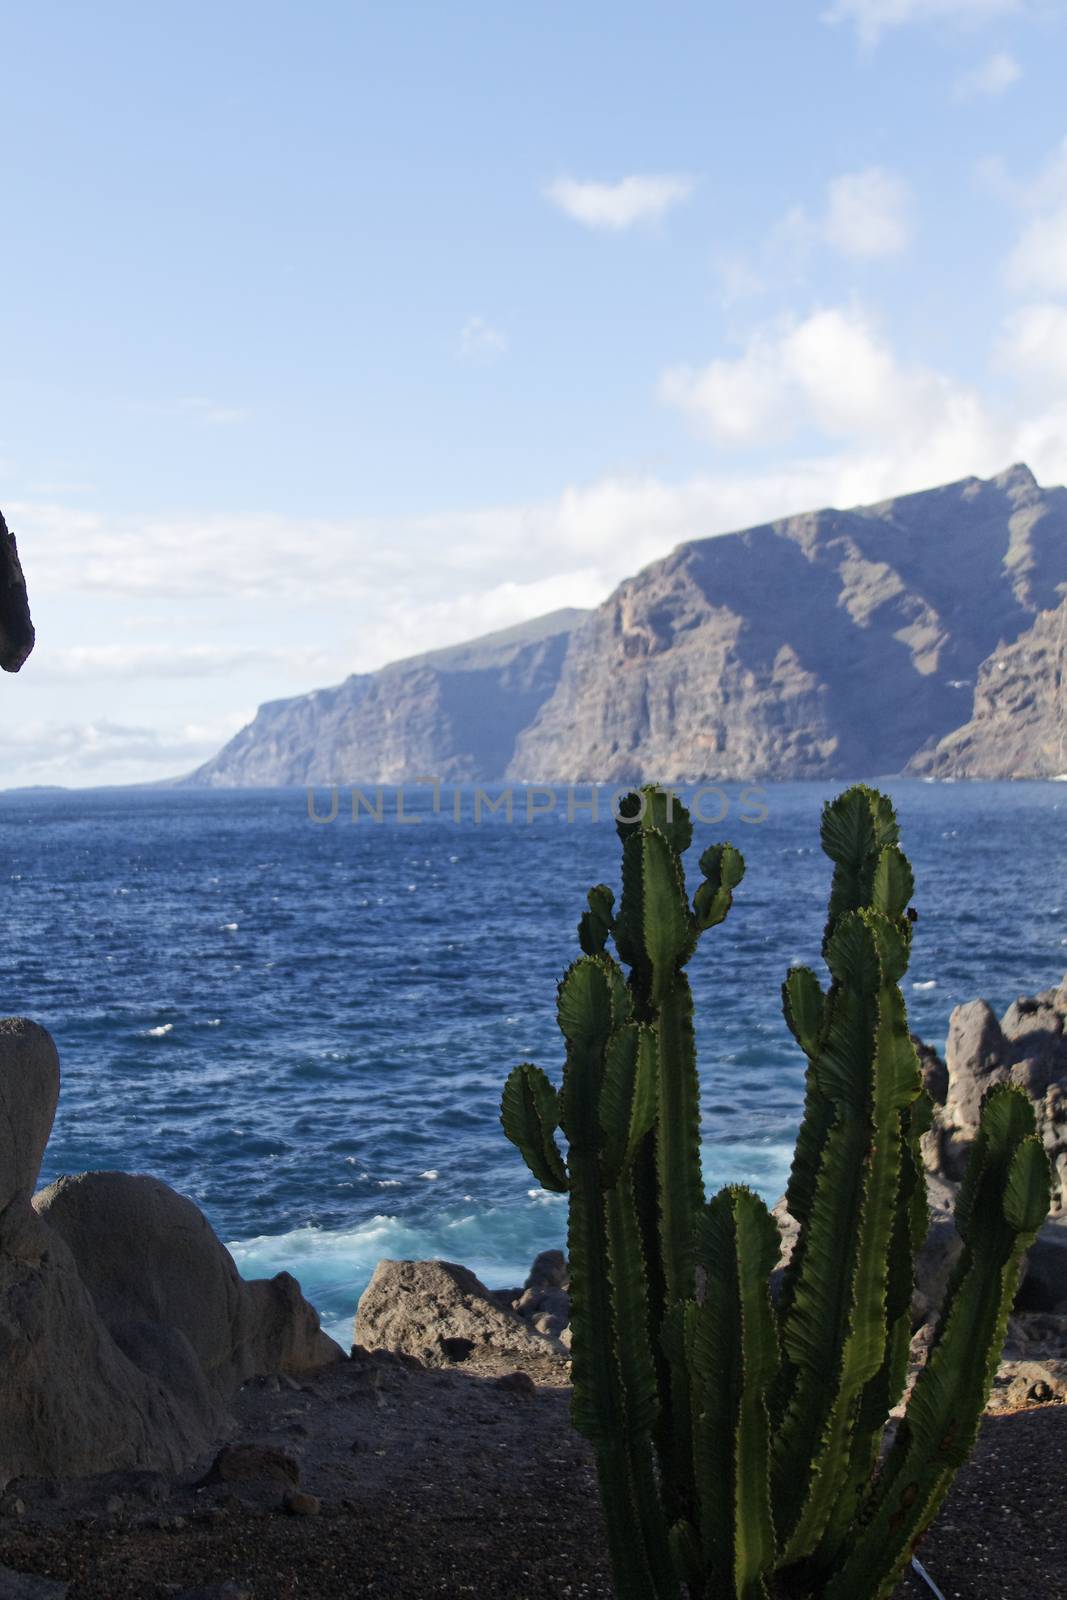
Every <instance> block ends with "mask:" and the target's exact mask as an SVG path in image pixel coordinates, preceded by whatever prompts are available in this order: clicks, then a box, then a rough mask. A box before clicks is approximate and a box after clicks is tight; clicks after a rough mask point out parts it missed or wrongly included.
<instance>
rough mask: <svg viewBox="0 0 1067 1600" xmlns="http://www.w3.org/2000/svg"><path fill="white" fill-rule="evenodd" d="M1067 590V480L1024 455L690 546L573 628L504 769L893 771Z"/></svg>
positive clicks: (669, 775) (781, 774)
mask: <svg viewBox="0 0 1067 1600" xmlns="http://www.w3.org/2000/svg"><path fill="white" fill-rule="evenodd" d="M1064 592H1067V490H1064V489H1051V490H1043V489H1041V488H1039V487H1038V485H1037V483H1036V482H1035V480H1034V478H1033V476H1032V474H1031V473H1030V472H1029V471H1028V469H1027V468H1026V467H1022V466H1017V467H1013V468H1011V469H1010V470H1009V471H1008V472H1005V473H1002V474H1001V475H1000V476H999V477H997V478H993V479H991V480H989V481H981V480H979V479H976V478H968V479H965V480H964V481H963V482H961V483H955V484H950V485H948V486H947V487H945V488H943V489H935V490H931V491H928V492H926V493H922V494H914V495H906V496H903V497H902V498H899V499H896V500H889V501H885V502H884V503H882V504H880V505H875V506H868V507H862V508H859V509H856V510H852V511H833V510H830V511H820V512H816V513H813V514H810V515H806V516H799V517H790V518H787V519H785V520H783V521H780V522H775V523H770V524H768V525H766V526H764V527H759V528H752V529H749V530H747V531H746V532H743V533H736V534H729V535H726V536H723V537H720V538H714V539H704V540H700V541H698V542H695V543H692V544H686V545H682V546H680V547H679V549H677V550H675V551H674V552H673V554H671V555H670V556H668V557H667V558H666V559H665V560H663V561H659V562H656V563H654V564H653V565H652V566H650V567H647V568H646V569H645V570H644V571H643V572H641V573H639V574H638V575H637V576H636V577H635V578H631V579H629V580H628V581H627V582H626V583H624V584H622V585H621V587H620V588H619V589H617V590H616V592H615V593H614V594H613V595H612V596H611V597H610V599H608V600H607V601H606V602H605V604H604V605H603V606H601V607H600V608H599V609H598V610H597V611H595V612H593V613H592V614H591V616H590V617H589V618H588V620H587V621H586V622H585V623H583V624H582V626H581V627H579V628H578V629H576V630H575V633H574V635H573V637H572V639H571V643H570V646H569V649H568V652H567V659H566V661H565V663H564V667H563V672H562V674H561V677H560V682H559V685H558V687H557V689H556V691H555V693H554V694H553V695H552V697H551V698H550V699H549V700H548V701H547V702H546V703H545V705H544V706H543V707H542V709H541V711H540V713H539V714H538V716H537V719H536V721H535V722H534V724H533V726H532V727H531V728H529V729H528V730H527V732H526V733H524V734H523V736H522V737H521V738H520V740H519V742H518V747H517V749H516V752H515V757H514V760H513V761H512V763H511V767H510V769H509V770H510V775H512V776H514V777H525V778H555V779H560V780H575V781H576V780H580V779H588V778H602V779H607V780H619V781H625V780H627V779H631V778H637V777H642V776H645V777H654V778H658V779H660V780H664V781H668V780H676V779H677V780H681V779H685V778H687V777H696V776H699V775H706V776H714V777H757V776H759V777H767V778H813V777H827V776H844V775H853V774H855V775H859V774H867V775H874V774H879V773H889V772H899V771H900V770H902V769H903V768H904V766H905V765H906V764H907V762H908V761H909V759H910V758H911V757H912V756H914V755H915V754H916V753H917V752H918V751H919V750H921V749H924V748H927V747H932V746H933V745H935V744H936V743H937V741H938V740H940V739H942V738H943V737H944V736H945V735H946V734H948V733H949V732H950V731H951V730H952V729H954V728H957V727H959V726H960V724H961V723H962V722H964V721H965V720H966V719H967V718H968V716H969V715H970V712H971V705H972V699H973V694H974V685H975V680H976V677H977V675H978V670H979V667H980V666H981V664H982V662H983V661H984V660H985V658H986V657H987V656H989V654H990V652H991V651H992V650H993V649H994V648H995V646H996V645H997V643H998V641H1000V640H1004V639H1007V640H1014V639H1017V638H1018V637H1019V635H1020V634H1022V633H1023V632H1024V630H1026V629H1028V628H1029V627H1030V626H1031V625H1032V623H1033V622H1034V619H1035V617H1036V615H1037V614H1038V612H1039V611H1041V610H1042V609H1046V608H1050V607H1053V606H1057V605H1058V604H1059V603H1060V600H1061V598H1062V595H1063V593H1064Z"/></svg>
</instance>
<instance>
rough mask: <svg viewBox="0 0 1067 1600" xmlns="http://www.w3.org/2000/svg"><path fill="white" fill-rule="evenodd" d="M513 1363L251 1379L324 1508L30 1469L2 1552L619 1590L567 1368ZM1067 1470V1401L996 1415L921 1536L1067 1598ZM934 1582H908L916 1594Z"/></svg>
mask: <svg viewBox="0 0 1067 1600" xmlns="http://www.w3.org/2000/svg"><path fill="white" fill-rule="evenodd" d="M500 1370H501V1369H500V1368H499V1367H497V1368H493V1367H492V1366H486V1367H484V1368H481V1369H475V1370H473V1371H472V1370H470V1369H469V1368H462V1369H458V1370H452V1371H449V1372H428V1371H423V1370H421V1369H419V1370H413V1369H411V1368H408V1367H405V1366H403V1365H401V1364H400V1363H398V1362H397V1361H396V1360H395V1358H389V1357H385V1358H369V1359H366V1360H364V1361H362V1362H352V1363H346V1364H344V1366H342V1367H339V1368H338V1369H337V1370H336V1371H334V1372H333V1373H330V1374H328V1375H327V1376H325V1377H323V1378H320V1379H318V1380H317V1381H316V1382H315V1383H314V1384H311V1385H305V1386H303V1387H294V1388H290V1389H287V1388H285V1387H284V1386H283V1387H282V1388H281V1389H278V1390H269V1389H261V1390H258V1391H257V1390H249V1391H246V1394H245V1396H243V1397H242V1402H241V1414H240V1419H239V1420H240V1433H239V1435H238V1437H239V1438H240V1439H241V1440H248V1441H253V1442H258V1443H263V1444H268V1445H270V1446H271V1447H272V1448H274V1449H281V1450H283V1451H285V1452H286V1453H287V1454H289V1455H291V1456H292V1458H293V1461H294V1464H295V1465H296V1466H297V1467H298V1469H299V1471H300V1474H301V1487H302V1488H303V1489H305V1490H307V1491H309V1492H310V1493H311V1494H313V1495H314V1496H316V1498H317V1499H318V1500H319V1501H320V1502H321V1510H320V1512H319V1513H318V1514H317V1515H292V1514H290V1513H288V1512H286V1511H285V1510H284V1509H283V1508H282V1500H283V1495H282V1490H281V1488H280V1487H279V1485H278V1484H277V1483H274V1484H271V1483H264V1482H247V1483H246V1482H238V1483H226V1484H215V1485H212V1486H210V1487H206V1488H205V1487H197V1484H196V1481H195V1478H191V1479H190V1481H189V1482H188V1483H186V1484H184V1485H178V1486H174V1487H171V1486H169V1485H163V1484H162V1481H161V1480H149V1479H148V1478H147V1477H145V1475H142V1480H143V1481H142V1480H134V1479H132V1478H131V1479H128V1480H127V1481H119V1482H118V1483H117V1484H116V1483H115V1482H111V1483H108V1484H102V1485H100V1486H99V1487H97V1488H96V1489H92V1488H89V1489H87V1488H86V1487H85V1486H81V1487H80V1488H78V1489H77V1490H74V1489H72V1490H71V1491H70V1492H68V1493H67V1494H65V1495H64V1496H62V1497H61V1498H58V1499H57V1498H56V1497H55V1492H54V1490H49V1489H48V1488H47V1487H46V1486H34V1485H17V1486H14V1488H13V1489H12V1488H9V1490H8V1493H7V1495H6V1496H5V1497H4V1501H3V1502H2V1503H0V1511H2V1510H3V1508H4V1507H6V1508H7V1509H8V1512H9V1513H10V1512H11V1511H12V1509H13V1502H14V1500H15V1498H20V1499H22V1501H23V1507H24V1509H23V1511H22V1514H21V1515H20V1516H19V1515H12V1514H8V1515H0V1563H2V1564H4V1565H6V1566H8V1567H11V1568H15V1569H18V1570H21V1571H23V1572H26V1573H31V1572H32V1573H38V1574H42V1575H47V1576H49V1577H52V1578H60V1579H66V1580H68V1581H69V1583H70V1589H69V1594H68V1600H174V1597H175V1596H176V1595H177V1594H179V1593H180V1592H181V1591H182V1590H184V1589H186V1588H193V1587H196V1586H198V1585H205V1584H221V1583H223V1582H224V1581H225V1580H232V1581H233V1582H234V1583H235V1584H236V1586H237V1592H239V1593H243V1594H247V1595H248V1596H249V1597H251V1600H285V1597H289V1596H300V1597H303V1600H350V1597H352V1596H360V1595H374V1596H376V1597H377V1600H394V1597H395V1600H415V1597H421V1596H460V1595H472V1594H475V1595H478V1596H479V1600H496V1597H501V1600H502V1597H504V1596H507V1597H508V1600H556V1597H564V1596H566V1597H579V1596H584V1597H587V1600H610V1597H611V1593H612V1591H611V1586H610V1583H609V1580H608V1573H607V1564H606V1560H605V1556H604V1548H603V1536H602V1530H601V1523H600V1513H599V1508H598V1505H597V1498H596V1486H595V1480H594V1475H593V1470H592V1466H591V1462H590V1458H589V1453H588V1450H587V1448H586V1446H585V1444H584V1442H583V1441H582V1440H581V1439H579V1438H578V1437H577V1436H576V1435H575V1434H574V1433H573V1432H572V1430H571V1429H570V1426H569V1422H568V1420H567V1404H568V1391H567V1389H566V1387H565V1368H562V1367H560V1366H555V1367H554V1366H552V1365H551V1364H546V1365H545V1367H544V1368H543V1369H541V1370H539V1371H538V1372H537V1373H536V1374H534V1376H535V1377H536V1378H537V1381H538V1388H537V1389H536V1391H535V1392H532V1393H522V1392H521V1380H520V1389H519V1391H517V1390H516V1389H515V1388H514V1387H508V1386H507V1385H506V1384H505V1385H502V1384H501V1383H499V1382H498V1381H496V1374H498V1373H499V1371H500ZM1065 1483H1067V1406H1064V1405H1058V1404H1054V1405H1046V1406H1040V1407H1038V1406H1035V1407H1033V1408H1031V1409H1029V1410H1027V1411H1022V1412H1012V1413H1007V1414H1002V1415H999V1416H991V1417H988V1418H987V1419H986V1421H985V1423H984V1425H983V1429H982V1436H981V1439H980V1441H979V1445H978V1449H977V1451H976V1453H975V1456H974V1458H973V1460H972V1461H971V1463H970V1464H969V1465H968V1467H967V1468H966V1469H965V1470H964V1471H963V1472H962V1473H961V1474H960V1477H959V1478H958V1480H957V1482H956V1485H955V1487H954V1489H953V1492H952V1494H951V1496H950V1498H949V1500H948V1501H947V1502H946V1505H945V1507H944V1509H943V1511H942V1514H941V1516H940V1518H939V1519H938V1521H937V1523H936V1524H935V1526H934V1527H933V1528H932V1529H931V1531H930V1532H929V1534H928V1535H927V1537H926V1539H925V1541H924V1544H923V1548H922V1552H921V1554H922V1559H923V1561H924V1562H925V1564H926V1566H927V1568H928V1570H929V1572H930V1574H931V1576H932V1577H933V1578H934V1579H935V1581H936V1582H937V1583H938V1584H939V1586H940V1587H941V1589H942V1590H943V1591H944V1594H945V1596H946V1600H1009V1597H1010V1600H1064V1596H1065V1595H1067V1578H1065V1568H1064V1562H1063V1552H1062V1545H1063V1535H1064V1525H1063V1497H1064V1484H1065ZM94 1494H95V1495H96V1499H95V1500H94V1498H93V1496H94ZM150 1502H154V1503H150ZM2 1593H3V1589H2V1583H0V1595H2ZM923 1594H926V1595H928V1594H929V1591H927V1590H925V1589H923V1588H922V1587H921V1586H920V1585H918V1584H917V1583H916V1582H915V1580H913V1579H909V1580H908V1581H907V1582H906V1583H905V1584H904V1585H903V1586H902V1588H901V1590H900V1591H899V1597H898V1600H918V1597H919V1596H920V1595H923Z"/></svg>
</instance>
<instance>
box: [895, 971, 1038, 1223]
mask: <svg viewBox="0 0 1067 1600" xmlns="http://www.w3.org/2000/svg"><path fill="white" fill-rule="evenodd" d="M945 1065H946V1068H947V1073H948V1091H947V1094H946V1095H945V1098H944V1104H943V1105H938V1106H937V1107H936V1110H935V1115H934V1126H933V1127H932V1128H931V1130H930V1132H929V1133H928V1134H927V1135H926V1137H925V1140H924V1153H925V1158H926V1164H927V1167H928V1169H929V1170H930V1171H931V1172H937V1173H942V1174H944V1175H945V1176H946V1177H948V1178H949V1179H951V1180H953V1181H957V1180H958V1179H959V1178H960V1177H961V1175H962V1173H963V1168H964V1166H965V1164H966V1160H967V1156H968V1154H969V1152H970V1147H971V1143H972V1141H973V1139H974V1136H975V1134H976V1133H977V1131H978V1115H979V1109H980V1106H981V1100H982V1095H983V1094H984V1093H985V1091H986V1089H987V1088H989V1087H990V1085H991V1084H994V1083H1016V1084H1019V1085H1021V1086H1022V1087H1023V1088H1024V1089H1025V1090H1026V1091H1027V1093H1028V1094H1029V1095H1030V1097H1031V1099H1032V1100H1033V1103H1034V1111H1035V1114H1036V1117H1037V1128H1038V1132H1039V1133H1040V1135H1041V1138H1042V1141H1043V1143H1044V1146H1045V1149H1046V1150H1047V1151H1048V1154H1049V1159H1050V1161H1051V1162H1052V1188H1053V1195H1052V1204H1053V1212H1054V1214H1056V1213H1059V1212H1061V1211H1064V1209H1065V1207H1067V977H1065V978H1064V980H1063V982H1062V983H1061V984H1060V985H1059V987H1058V988H1056V989H1046V990H1045V991H1044V992H1043V993H1042V994H1038V995H1032V996H1031V995H1022V996H1020V998H1019V999H1018V1000H1015V1001H1013V1002H1012V1004H1011V1005H1010V1006H1009V1007H1008V1009H1007V1011H1006V1012H1005V1013H1004V1016H1003V1017H1002V1018H1001V1019H1000V1021H999V1022H998V1020H997V1018H996V1015H995V1013H994V1012H993V1010H992V1008H991V1007H990V1006H988V1005H987V1004H986V1002H985V1001H984V1000H972V1001H970V1002H969V1003H968V1004H967V1005H963V1006H957V1007H956V1009H955V1010H954V1011H953V1013H952V1016H951V1017H950V1019H949V1030H948V1041H947V1044H946V1047H945Z"/></svg>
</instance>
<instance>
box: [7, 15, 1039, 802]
mask: <svg viewBox="0 0 1067 1600" xmlns="http://www.w3.org/2000/svg"><path fill="white" fill-rule="evenodd" d="M0 58H2V60H3V63H4V73H3V95H4V138H3V142H2V145H0V218H2V222H3V248H2V250H0V508H2V510H3V511H4V514H5V516H6V517H7V520H8V523H9V525H10V526H11V528H12V529H13V530H14V532H15V533H16V536H17V538H18V541H19V548H20V553H21V556H22V560H23V566H24V568H25V571H26V575H27V579H28V582H29V586H30V595H31V603H32V609H33V613H34V620H35V622H36V624H37V629H38V645H37V649H36V651H35V653H34V655H33V656H32V657H31V658H30V660H29V662H28V663H27V665H26V666H25V667H24V668H23V670H22V672H21V673H20V674H19V676H18V677H17V678H7V677H5V678H4V680H3V682H2V683H0V694H2V696H3V711H2V714H0V787H10V786H15V785H21V784H33V783H61V784H70V785H89V784H103V783H130V782H142V781H155V780H157V779H160V778H164V777H169V776H172V775H175V774H178V773H181V772H185V771H188V770H190V769H191V768H193V767H194V766H195V765H197V764H198V763H199V762H200V761H202V760H204V759H206V758H207V757H208V756H209V755H211V754H212V753H213V752H214V751H215V750H216V749H217V748H218V747H219V746H220V745H221V744H222V743H223V742H224V741H225V740H226V739H227V738H229V737H230V736H231V735H232V734H233V733H234V732H236V730H237V729H238V728H239V727H241V726H242V725H243V724H244V723H245V722H247V721H248V720H249V719H250V717H251V716H252V715H253V714H254V712H255V708H256V706H257V705H258V704H259V703H261V702H262V701H265V700H271V699H278V698H282V697H285V696H288V695H293V694H299V693H303V692H305V691H306V690H309V689H311V688H314V687H317V686H320V685H324V684H329V683H335V682H339V681H340V680H341V679H342V678H344V677H345V676H347V675H348V674H349V673H351V672H356V671H366V670H371V669H373V668H375V667H377V666H380V665H382V664H383V663H384V662H386V661H388V660H395V659H397V658H399V657H402V656H404V655H409V654H412V653H414V652H416V651H420V650H424V649H428V648H432V647H434V646H436V645H443V644H450V643H454V642H457V641H459V640H461V639H464V638H470V637H473V636H475V635H477V634H479V633H484V632H487V631H490V630H492V629H495V628H500V627H505V626H508V625H510V624H512V623H514V622H518V621H521V620H523V619H525V618H527V617H532V616H536V615H538V614H540V613H542V612H546V611H550V610H554V609H555V608H557V607H560V606H570V605H578V606H583V605H584V606H588V605H595V604H597V603H598V602H599V601H601V600H602V599H604V598H605V597H606V596H607V595H608V594H609V593H610V591H611V589H612V588H613V587H614V585H615V584H616V583H618V582H619V581H620V580H621V579H622V578H624V577H626V576H628V575H630V574H631V573H633V572H634V571H636V570H637V569H638V568H639V567H641V566H642V565H644V564H645V563H646V562H648V561H650V560H653V559H654V558H656V557H657V556H660V555H663V554H665V553H666V552H667V551H669V550H670V549H672V548H673V547H674V545H676V544H677V543H679V542H680V541H682V540H684V539H691V538H700V537H706V536H709V535H713V534H716V533H722V532H726V531H729V530H730V529H733V528H738V527H744V526H747V525H750V524H753V523H756V522H759V521H762V520H765V519H767V518H771V517H775V516H782V515H787V514H789V513H794V512H799V511H803V510H808V509H812V508H815V507H818V506H823V505H854V504H860V503H864V502H869V501H872V500H878V499H882V498H885V497H887V496H889V495H892V494H895V493H903V492H908V491H912V490H917V489H922V488H926V487H930V486H933V485H935V484H938V483H943V482H948V481H951V480H953V479H956V478H960V477H964V476H966V475H968V474H971V473H975V474H978V475H981V476H988V475H991V474H993V473H995V472H998V471H1001V470H1003V468H1005V467H1006V466H1008V465H1009V464H1010V463H1012V462H1014V461H1020V460H1021V461H1026V462H1027V463H1028V464H1029V465H1030V467H1031V468H1032V469H1033V470H1034V472H1035V473H1036V474H1037V476H1038V478H1039V480H1040V481H1041V482H1042V483H1046V484H1053V483H1062V482H1064V481H1065V480H1067V111H1065V110H1064V106H1065V100H1064V95H1063V81H1064V67H1065V66H1067V0H1032V3H1028V0H814V3H809V0H765V3H762V4H760V5H753V4H752V3H751V0H719V3H716V4H711V3H709V0H699V3H697V0H681V3H680V0H657V3H656V4H652V3H647V4H634V3H627V0H612V3H611V4H607V3H602V0H584V3H583V0H578V3H575V0H567V3H566V4H562V3H556V0H537V3H529V4H525V5H522V6H520V5H513V4H500V3H499V0H493V3H490V0H484V3H481V4H470V3H465V0H427V3H412V0H377V3H374V4H366V3H358V0H347V3H343V0H301V3H300V4H293V3H281V0H255V4H251V3H248V0H212V3H210V4H205V3H202V0H182V3H181V4H174V3H171V0H154V3H153V4H151V5H145V4H144V0H136V3H132V4H112V3H109V0H96V3H94V4H93V5H92V6H86V5H84V4H83V3H81V0H78V3H68V4H56V3H53V0H35V3H34V5H33V6H27V5H24V4H22V3H16V0H0Z"/></svg>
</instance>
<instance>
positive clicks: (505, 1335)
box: [353, 1260, 559, 1367]
mask: <svg viewBox="0 0 1067 1600" xmlns="http://www.w3.org/2000/svg"><path fill="white" fill-rule="evenodd" d="M353 1337H354V1342H355V1343H356V1344H357V1345H362V1346H363V1347H364V1348H366V1349H368V1350H374V1349H386V1350H393V1351H399V1352H403V1353H406V1354H407V1355H411V1356H416V1357H417V1358H418V1359H419V1360H420V1361H422V1362H424V1363H425V1365H426V1366H430V1367H441V1366H447V1365H449V1364H451V1363H453V1362H455V1361H464V1360H466V1359H468V1358H469V1357H470V1356H472V1355H473V1354H475V1353H476V1352H479V1351H484V1350H491V1351H493V1352H495V1353H497V1354H499V1353H503V1352H507V1353H513V1354H516V1355H542V1356H543V1355H545V1354H551V1353H555V1354H559V1346H558V1344H557V1343H556V1342H555V1341H554V1340H550V1339H546V1338H545V1337H543V1336H542V1335H540V1334H538V1333H536V1332H533V1331H532V1330H531V1329H530V1328H529V1327H528V1326H527V1324H526V1322H525V1321H524V1320H523V1319H522V1318H521V1317H519V1316H516V1315H515V1314H514V1313H513V1312H511V1311H508V1310H506V1309H505V1308H504V1307H502V1306H501V1305H500V1304H499V1303H498V1302H497V1301H496V1300H494V1299H493V1297H492V1295H491V1294H490V1292H489V1290H488V1289H487V1288H486V1287H485V1285H484V1284H483V1283H482V1282H481V1281H480V1279H478V1278H476V1277H475V1275H474V1273H473V1272H471V1271H470V1270H469V1268H467V1267H462V1266H458V1265H456V1263H454V1262H451V1261H389V1260H385V1261H379V1263H378V1265H377V1266H376V1267H375V1269H374V1276H373V1277H372V1278H371V1281H370V1283H369V1284H368V1285H367V1287H366V1289H365V1290H364V1291H363V1295H362V1297H361V1299H360V1302H359V1309H358V1311H357V1312H356V1321H355V1327H354V1330H353Z"/></svg>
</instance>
